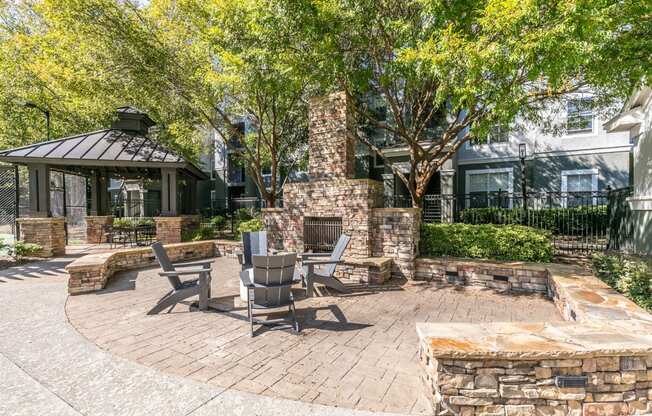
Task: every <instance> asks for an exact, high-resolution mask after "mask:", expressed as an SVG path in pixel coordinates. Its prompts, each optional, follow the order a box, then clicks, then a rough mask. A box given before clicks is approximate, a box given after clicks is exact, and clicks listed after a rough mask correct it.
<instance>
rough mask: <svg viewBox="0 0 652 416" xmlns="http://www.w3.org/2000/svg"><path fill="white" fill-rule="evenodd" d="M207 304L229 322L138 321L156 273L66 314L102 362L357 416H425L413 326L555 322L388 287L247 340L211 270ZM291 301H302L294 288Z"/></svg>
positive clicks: (217, 271) (512, 307)
mask: <svg viewBox="0 0 652 416" xmlns="http://www.w3.org/2000/svg"><path fill="white" fill-rule="evenodd" d="M213 270H214V272H213V285H212V291H213V292H212V296H213V297H214V298H216V301H215V304H216V305H218V306H220V307H222V308H225V309H229V312H227V313H215V312H192V313H191V312H189V311H188V310H189V308H188V306H187V305H177V307H175V308H174V310H173V311H172V313H170V314H161V315H158V316H147V315H146V312H147V310H149V309H150V308H151V306H152V305H153V304H154V303H155V302H156V301H157V300H158V299H159V298H160V297H161V296H162V295H163V294H164V293H166V292H167V290H168V289H169V286H168V284H167V281H166V280H165V279H164V278H160V277H158V275H157V270H156V269H148V270H141V271H131V272H124V273H120V274H118V275H116V276H115V277H114V278H112V279H111V281H110V282H109V285H108V286H107V288H106V289H105V290H103V291H100V292H97V293H95V294H89V295H81V296H72V297H70V298H69V299H68V302H67V307H66V312H67V315H68V318H69V320H70V323H71V324H72V325H73V326H74V327H75V328H76V329H77V330H78V331H79V332H80V333H81V334H82V335H84V336H85V337H87V338H88V339H89V340H91V341H92V342H94V343H96V344H97V345H98V346H99V347H101V348H103V349H105V350H107V351H109V352H111V353H112V354H115V355H118V356H121V357H124V358H126V359H128V360H132V361H136V362H138V363H141V364H143V365H146V366H150V367H153V368H156V369H159V370H162V371H164V372H166V373H170V374H175V375H181V376H184V377H188V378H190V379H193V380H196V381H200V382H206V383H208V384H210V385H216V386H219V387H227V388H234V389H237V390H242V391H246V392H251V393H256V394H262V395H265V396H270V397H275V398H287V399H293V400H300V401H305V402H311V403H316V404H324V405H330V406H339V407H348V408H354V409H360V410H372V411H381V410H383V411H388V412H396V413H403V414H430V413H431V412H432V410H431V409H430V405H429V403H428V401H427V399H426V395H425V394H423V387H422V384H421V381H420V374H421V371H420V369H419V368H418V361H417V346H418V340H417V335H416V332H415V323H416V322H500V321H503V322H504V321H520V322H541V321H548V322H550V321H560V320H561V318H560V316H559V315H558V313H557V311H556V309H555V307H554V305H553V304H552V303H551V302H549V301H547V300H545V299H543V298H541V297H539V296H536V295H514V294H500V293H496V292H493V291H488V290H480V289H477V288H470V287H465V288H461V289H454V288H437V287H434V286H432V285H429V284H421V285H420V284H416V285H411V284H407V283H406V282H402V281H391V282H390V283H389V284H387V283H386V284H385V285H384V286H380V287H373V288H364V287H358V288H356V290H354V293H353V294H351V295H336V294H334V293H331V294H328V293H326V294H325V295H326V296H323V297H315V298H310V299H303V298H301V296H299V297H300V300H299V301H298V302H297V313H298V318H299V321H300V322H301V323H302V328H303V329H302V332H301V333H300V334H299V335H295V334H293V333H291V332H289V331H285V330H267V329H265V328H262V329H258V330H257V336H256V337H254V338H251V337H250V336H249V323H248V321H247V318H246V307H245V305H244V304H241V303H240V302H239V297H238V293H239V288H238V278H237V276H238V272H239V265H238V264H237V262H236V261H235V260H234V259H231V258H217V259H215V263H214V266H213ZM296 293H297V295H300V294H301V293H303V290H301V289H300V288H297V291H296Z"/></svg>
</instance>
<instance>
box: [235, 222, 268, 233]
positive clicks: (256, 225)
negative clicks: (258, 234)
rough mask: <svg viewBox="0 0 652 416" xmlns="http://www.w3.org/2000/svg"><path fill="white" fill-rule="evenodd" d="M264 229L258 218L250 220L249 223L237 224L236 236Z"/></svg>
mask: <svg viewBox="0 0 652 416" xmlns="http://www.w3.org/2000/svg"><path fill="white" fill-rule="evenodd" d="M264 228H265V227H264V226H263V222H262V221H261V220H260V219H258V218H253V219H250V220H249V221H242V222H241V223H239V224H238V234H242V233H246V232H254V231H262V230H263V229H264Z"/></svg>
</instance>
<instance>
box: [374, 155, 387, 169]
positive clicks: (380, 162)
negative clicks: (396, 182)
mask: <svg viewBox="0 0 652 416" xmlns="http://www.w3.org/2000/svg"><path fill="white" fill-rule="evenodd" d="M383 166H385V159H383V158H382V156H380V155H379V154H378V153H374V167H375V168H382V167H383Z"/></svg>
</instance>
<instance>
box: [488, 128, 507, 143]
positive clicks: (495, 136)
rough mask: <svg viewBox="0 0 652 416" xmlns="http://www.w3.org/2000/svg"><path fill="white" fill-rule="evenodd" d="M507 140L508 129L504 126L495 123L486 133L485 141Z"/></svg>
mask: <svg viewBox="0 0 652 416" xmlns="http://www.w3.org/2000/svg"><path fill="white" fill-rule="evenodd" d="M508 141H509V129H508V128H507V127H506V126H503V125H500V124H497V125H495V126H493V127H492V128H491V130H490V131H489V134H487V143H488V144H496V143H507V142H508Z"/></svg>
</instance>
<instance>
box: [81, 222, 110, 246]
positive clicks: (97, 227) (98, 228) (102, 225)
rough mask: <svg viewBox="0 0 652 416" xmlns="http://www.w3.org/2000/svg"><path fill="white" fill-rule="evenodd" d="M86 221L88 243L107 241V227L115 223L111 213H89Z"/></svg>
mask: <svg viewBox="0 0 652 416" xmlns="http://www.w3.org/2000/svg"><path fill="white" fill-rule="evenodd" d="M85 221H86V242H87V243H88V244H100V243H106V242H107V235H106V231H105V230H106V228H107V227H108V226H110V225H112V224H113V216H111V215H101V216H100V215H87V216H86V218H85Z"/></svg>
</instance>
